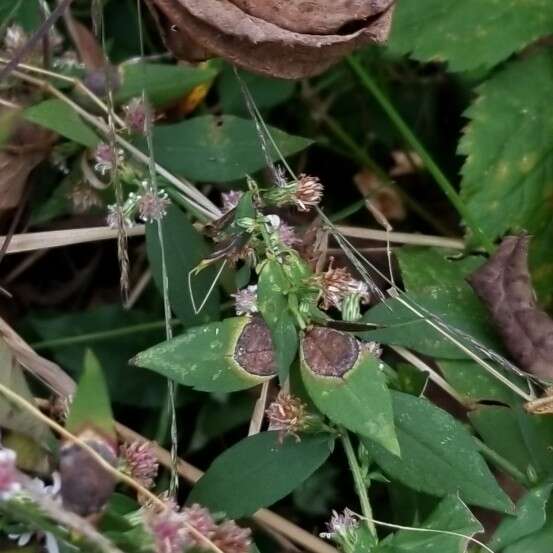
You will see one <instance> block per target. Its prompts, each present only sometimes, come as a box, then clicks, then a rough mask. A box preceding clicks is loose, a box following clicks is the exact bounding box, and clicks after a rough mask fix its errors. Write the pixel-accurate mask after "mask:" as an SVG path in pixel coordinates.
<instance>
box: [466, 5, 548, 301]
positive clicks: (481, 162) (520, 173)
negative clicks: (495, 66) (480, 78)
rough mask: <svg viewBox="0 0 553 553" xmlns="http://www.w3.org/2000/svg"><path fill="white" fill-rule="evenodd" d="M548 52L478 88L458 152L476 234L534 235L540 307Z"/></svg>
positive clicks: (544, 284)
mask: <svg viewBox="0 0 553 553" xmlns="http://www.w3.org/2000/svg"><path fill="white" fill-rule="evenodd" d="M549 11H550V12H552V13H551V16H552V18H553V9H551V8H550V10H549ZM516 17H517V18H520V14H519V13H517V15H516ZM521 21H522V20H521ZM524 24H525V25H526V24H527V22H525V23H524ZM552 53H553V51H552V50H545V51H542V52H538V53H536V54H534V55H533V56H531V57H525V58H524V59H521V60H519V61H516V62H514V63H512V64H510V65H508V66H507V67H506V68H505V69H504V70H502V71H500V72H498V73H496V74H495V75H494V76H493V77H491V78H490V79H489V80H488V81H486V82H485V83H484V84H483V85H482V86H481V87H480V88H479V90H478V93H479V97H478V99H477V100H476V101H475V102H474V103H473V105H472V106H471V107H470V108H469V109H468V111H467V112H466V115H467V116H468V117H469V118H470V120H471V121H470V124H469V125H468V127H467V129H466V131H465V136H464V137H463V139H462V141H461V143H460V147H459V151H460V152H461V153H462V154H465V155H466V156H467V159H466V161H465V165H464V167H463V181H462V189H461V191H462V198H463V201H464V202H465V203H466V205H467V207H468V208H469V209H470V211H471V213H472V215H473V216H474V218H475V219H476V220H477V221H478V223H479V224H480V227H481V228H482V230H483V231H484V232H485V233H486V234H487V235H488V237H489V238H491V239H493V238H495V237H498V236H502V235H503V234H504V233H505V232H506V231H508V230H510V229H512V230H518V229H525V230H527V231H528V232H530V233H531V234H532V235H533V236H534V238H533V240H532V243H531V249H530V268H531V270H532V276H533V284H534V286H535V288H536V290H537V292H538V295H539V296H540V299H541V300H542V301H543V302H544V303H545V304H551V303H552V302H553V248H551V242H552V240H553V202H551V198H552V197H553V179H552V178H551V174H552V173H553V150H552V149H551V141H550V140H549V137H550V136H551V135H552V134H553V105H552V103H551V97H550V94H549V90H550V89H551V88H552V87H553V64H552V63H551V56H552Z"/></svg>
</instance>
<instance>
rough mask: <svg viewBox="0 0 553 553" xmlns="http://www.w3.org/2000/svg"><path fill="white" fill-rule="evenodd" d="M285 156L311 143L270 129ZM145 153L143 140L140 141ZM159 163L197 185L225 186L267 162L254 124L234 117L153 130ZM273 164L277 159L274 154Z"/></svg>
mask: <svg viewBox="0 0 553 553" xmlns="http://www.w3.org/2000/svg"><path fill="white" fill-rule="evenodd" d="M270 132H271V134H272V135H273V137H274V139H275V141H276V143H277V144H278V146H279V148H280V150H281V151H282V154H283V155H284V156H290V155H292V154H295V153H297V152H300V151H301V150H304V149H305V148H307V147H308V146H309V145H310V144H311V140H308V139H306V138H302V137H299V136H293V135H289V134H286V133H285V132H283V131H280V130H278V129H275V128H272V127H270ZM139 145H140V147H141V148H143V149H145V142H144V140H140V141H139ZM154 147H155V152H156V161H158V163H160V164H161V165H163V166H164V167H166V168H167V169H169V170H170V171H173V172H175V173H178V174H180V175H184V176H185V177H188V178H189V179H192V180H196V181H202V182H205V181H211V182H225V181H231V180H238V179H241V178H243V177H245V176H246V175H248V174H250V173H255V172H256V171H259V170H260V169H262V168H263V167H265V166H266V164H267V162H266V160H265V156H264V155H263V151H262V149H261V146H260V142H259V136H258V134H257V130H256V127H255V123H254V122H253V121H250V120H246V119H240V118H239V117H234V116H233V115H223V116H221V117H215V116H212V115H203V116H201V117H194V118H192V119H188V120H186V121H183V122H182V123H177V124H176V125H163V126H158V127H156V128H155V129H154ZM271 157H272V159H273V161H276V160H277V159H278V156H277V154H276V152H273V151H272V152H271Z"/></svg>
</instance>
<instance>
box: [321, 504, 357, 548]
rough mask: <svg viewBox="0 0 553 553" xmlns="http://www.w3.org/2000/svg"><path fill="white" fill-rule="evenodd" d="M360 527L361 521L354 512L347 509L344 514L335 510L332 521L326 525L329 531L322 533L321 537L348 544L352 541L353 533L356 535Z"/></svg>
mask: <svg viewBox="0 0 553 553" xmlns="http://www.w3.org/2000/svg"><path fill="white" fill-rule="evenodd" d="M358 527H359V519H358V518H357V515H356V514H355V513H354V512H353V511H351V510H350V509H348V508H347V507H346V509H345V510H344V511H343V512H342V513H338V512H337V511H334V510H333V511H332V517H331V518H330V521H329V522H327V523H326V528H327V531H326V532H322V533H321V534H320V536H321V538H325V539H327V540H338V541H346V542H347V541H350V539H351V535H352V533H354V532H355V530H357V528H358Z"/></svg>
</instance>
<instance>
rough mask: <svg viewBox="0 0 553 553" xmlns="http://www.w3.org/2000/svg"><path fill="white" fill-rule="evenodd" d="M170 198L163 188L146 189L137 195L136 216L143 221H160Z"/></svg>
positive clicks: (165, 212) (169, 203)
mask: <svg viewBox="0 0 553 553" xmlns="http://www.w3.org/2000/svg"><path fill="white" fill-rule="evenodd" d="M170 205H171V200H170V199H169V196H167V193H166V192H165V191H164V190H158V191H156V192H154V191H153V190H148V191H147V192H144V194H142V195H140V196H139V197H138V201H137V207H138V216H139V217H140V219H141V220H142V221H144V222H145V223H153V222H154V221H161V219H163V217H165V215H167V208H168V207H169V206H170Z"/></svg>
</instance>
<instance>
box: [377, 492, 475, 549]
mask: <svg viewBox="0 0 553 553" xmlns="http://www.w3.org/2000/svg"><path fill="white" fill-rule="evenodd" d="M420 528H421V529H424V528H426V529H428V530H435V531H436V532H420V531H419V532H412V531H409V530H401V531H400V532H398V533H397V534H395V535H394V536H393V537H392V538H391V539H387V540H385V541H384V542H383V546H382V549H381V548H377V549H376V550H375V552H374V553H387V552H389V553H402V552H407V551H409V552H419V551H420V552H422V551H424V552H425V553H459V551H463V550H464V545H465V543H466V542H467V539H466V538H465V537H459V536H452V535H447V534H439V533H438V532H439V531H445V532H455V533H456V534H461V535H463V536H467V537H472V536H474V535H475V534H478V533H480V532H483V531H484V528H483V527H482V525H481V524H480V522H479V521H478V519H477V518H476V517H475V516H474V515H473V514H472V513H471V512H470V510H469V509H468V507H467V506H466V505H465V504H464V503H463V502H462V501H461V500H460V499H459V498H458V497H456V496H449V497H446V498H445V499H444V500H443V501H441V502H440V504H439V505H438V507H437V508H436V509H435V510H434V511H433V512H432V514H431V515H430V516H429V517H428V518H427V519H426V520H425V521H424V523H423V524H422V525H421V527H420Z"/></svg>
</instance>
